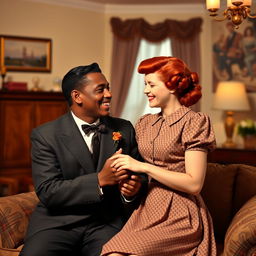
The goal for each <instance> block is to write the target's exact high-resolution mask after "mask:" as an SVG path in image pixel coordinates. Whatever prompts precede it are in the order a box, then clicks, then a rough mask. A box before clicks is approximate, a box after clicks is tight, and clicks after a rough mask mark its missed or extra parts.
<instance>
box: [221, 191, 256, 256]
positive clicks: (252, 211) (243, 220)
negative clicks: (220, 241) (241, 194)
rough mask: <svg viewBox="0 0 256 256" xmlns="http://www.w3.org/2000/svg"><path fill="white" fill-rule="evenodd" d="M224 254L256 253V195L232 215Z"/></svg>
mask: <svg viewBox="0 0 256 256" xmlns="http://www.w3.org/2000/svg"><path fill="white" fill-rule="evenodd" d="M224 255H225V256H234V255H246V256H253V255H256V195H255V196H254V197H252V198H251V199H250V200H249V201H247V202H246V203H245V204H244V205H243V207H242V208H241V209H240V210H239V211H238V212H237V214H236V215H235V216H234V218H233V220H232V222H231V224H230V226H229V228H228V230H227V233H226V237H225V243H224Z"/></svg>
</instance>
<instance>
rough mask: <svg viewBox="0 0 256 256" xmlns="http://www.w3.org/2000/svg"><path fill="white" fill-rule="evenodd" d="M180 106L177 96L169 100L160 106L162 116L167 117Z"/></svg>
mask: <svg viewBox="0 0 256 256" xmlns="http://www.w3.org/2000/svg"><path fill="white" fill-rule="evenodd" d="M181 106H182V105H181V104H180V102H179V101H178V99H177V98H176V99H174V100H172V101H170V103H169V104H168V105H167V106H166V107H165V108H162V113H163V117H167V116H169V115H171V114H172V113H174V112H175V111H177V110H178V109H179V108H181Z"/></svg>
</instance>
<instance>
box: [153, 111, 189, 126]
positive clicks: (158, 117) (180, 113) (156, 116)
mask: <svg viewBox="0 0 256 256" xmlns="http://www.w3.org/2000/svg"><path fill="white" fill-rule="evenodd" d="M189 111H191V109H190V108H187V107H185V106H181V107H180V108H178V109H177V110H176V111H174V112H173V113H172V114H170V115H169V116H167V117H163V115H162V112H160V113H158V114H154V115H153V116H154V118H153V121H152V124H151V125H152V126H153V125H155V124H156V123H157V122H158V121H160V120H165V121H166V122H167V124H168V125H172V124H174V123H176V122H177V121H179V120H180V119H181V118H182V117H183V116H185V115H186V114H187V113H188V112H189Z"/></svg>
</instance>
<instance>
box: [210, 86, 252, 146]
mask: <svg viewBox="0 0 256 256" xmlns="http://www.w3.org/2000/svg"><path fill="white" fill-rule="evenodd" d="M213 108H214V109H219V110H224V111H226V118H225V122H224V127H225V132H226V137H227V139H226V141H225V142H224V143H223V145H222V146H223V147H225V148H233V147H236V144H235V143H234V142H233V140H232V137H233V133H234V128H235V120H234V117H233V115H234V112H233V111H244V110H249V109H250V106H249V101H248V98H247V94H246V91H245V86H244V84H243V83H241V82H238V81H225V82H220V83H219V84H218V86H217V90H216V93H215V95H214V100H213Z"/></svg>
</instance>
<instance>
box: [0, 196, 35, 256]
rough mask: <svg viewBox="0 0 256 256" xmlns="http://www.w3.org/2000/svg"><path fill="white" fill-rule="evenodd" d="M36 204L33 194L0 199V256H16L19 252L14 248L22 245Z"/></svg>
mask: <svg viewBox="0 0 256 256" xmlns="http://www.w3.org/2000/svg"><path fill="white" fill-rule="evenodd" d="M37 202H38V198H37V196H36V194H35V192H28V193H22V194H17V195H12V196H6V197H1V198H0V248H1V249H0V256H1V255H4V256H8V255H18V253H19V251H20V250H19V249H18V250H16V248H18V247H19V246H20V245H22V244H23V239H24V236H25V232H26V230H27V225H28V221H29V216H30V214H31V213H32V211H33V210H34V208H35V206H36V204H37ZM3 248H5V249H3Z"/></svg>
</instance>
